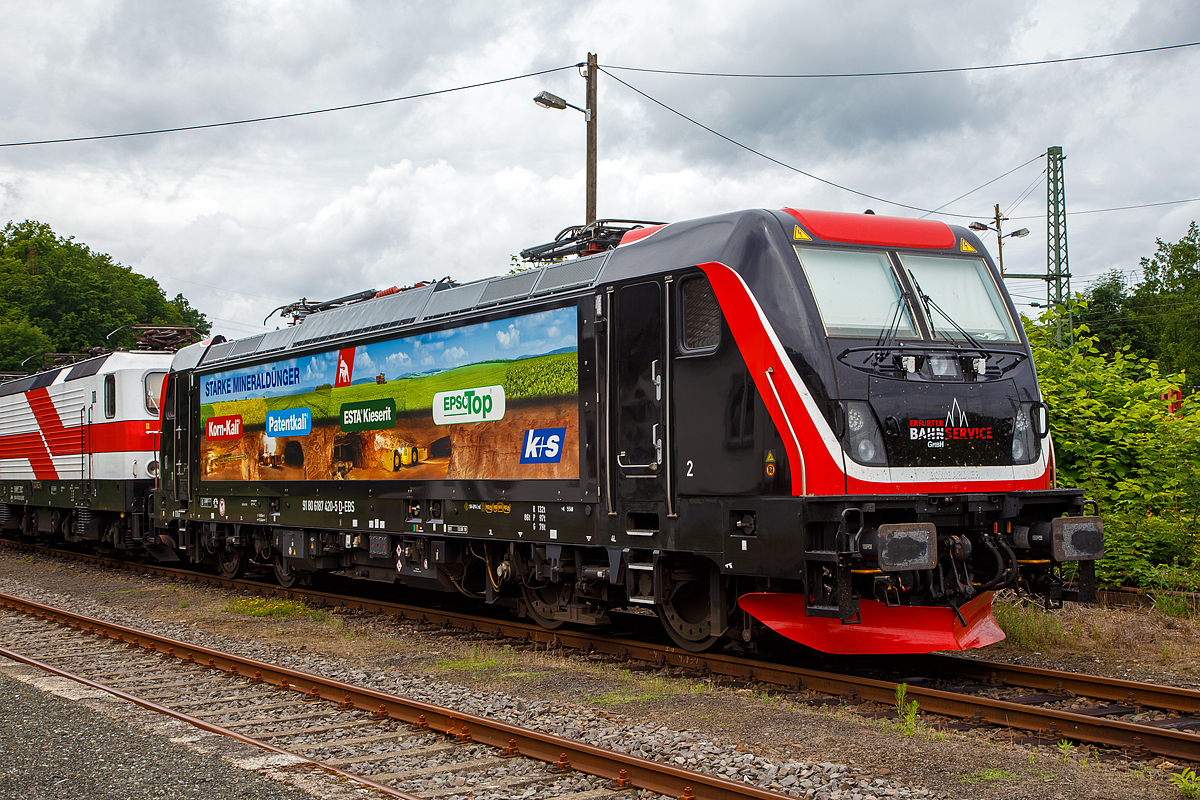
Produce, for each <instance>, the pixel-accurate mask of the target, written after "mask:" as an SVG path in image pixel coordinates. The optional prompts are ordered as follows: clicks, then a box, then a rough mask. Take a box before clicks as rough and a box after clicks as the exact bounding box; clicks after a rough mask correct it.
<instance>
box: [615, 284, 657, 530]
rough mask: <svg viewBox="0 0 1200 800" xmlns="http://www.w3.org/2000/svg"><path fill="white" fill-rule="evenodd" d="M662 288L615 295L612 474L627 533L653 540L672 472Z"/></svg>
mask: <svg viewBox="0 0 1200 800" xmlns="http://www.w3.org/2000/svg"><path fill="white" fill-rule="evenodd" d="M665 288H666V287H664V285H663V284H662V283H660V282H658V281H646V282H643V283H635V284H631V285H628V286H622V287H621V288H619V289H616V290H615V291H613V292H611V293H610V294H609V301H610V303H611V320H612V328H611V332H610V336H611V347H612V352H611V355H610V361H609V365H610V366H609V368H610V370H611V375H612V382H611V395H610V397H609V409H608V414H609V420H610V421H611V424H612V445H611V447H612V450H611V463H610V469H611V472H612V474H613V476H614V477H615V486H612V487H611V488H612V491H613V495H614V498H615V500H616V504H615V508H614V512H615V513H617V514H622V515H623V516H624V521H625V528H626V531H627V532H628V533H630V534H634V535H645V536H649V535H653V534H654V533H657V532H658V530H659V528H660V527H661V523H662V520H661V517H660V512H665V513H669V511H668V510H667V505H668V504H666V503H664V500H665V499H666V492H667V485H668V472H669V469H670V442H669V438H670V431H669V422H670V417H669V413H668V402H669V400H668V388H669V377H668V369H669V366H670V365H669V360H668V359H669V351H668V350H667V324H666V291H665Z"/></svg>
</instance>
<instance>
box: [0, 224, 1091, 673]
mask: <svg viewBox="0 0 1200 800" xmlns="http://www.w3.org/2000/svg"><path fill="white" fill-rule="evenodd" d="M528 252H531V255H533V256H535V257H541V258H552V257H554V256H556V255H562V254H564V253H568V252H570V253H573V254H574V255H576V256H577V257H574V258H570V259H565V260H557V261H551V262H550V263H548V264H546V265H545V266H542V267H538V268H535V269H532V270H529V271H525V272H518V273H516V274H510V275H505V276H502V277H497V278H492V279H489V280H482V281H476V282H472V283H465V284H456V283H454V282H452V281H450V280H448V279H447V280H441V281H435V282H432V283H428V284H420V285H417V286H415V287H412V288H409V289H406V290H402V291H392V290H389V291H387V292H379V293H365V294H364V295H361V296H355V297H352V298H342V299H341V300H343V301H345V302H340V303H333V304H330V306H331V307H328V308H326V309H324V310H314V309H312V308H307V307H298V308H301V310H299V311H297V312H296V317H297V323H298V324H294V325H292V326H289V327H286V328H284V329H282V330H277V331H274V332H271V333H266V334H263V335H260V336H254V337H250V338H246V339H241V340H238V341H232V342H226V341H222V340H220V339H215V340H212V341H209V342H205V343H201V344H196V345H192V346H190V347H187V348H185V349H183V350H180V351H179V352H178V353H177V354H176V355H175V356H174V359H173V360H172V362H171V365H170V372H169V375H168V378H167V381H166V384H165V392H164V397H163V415H162V423H161V425H162V434H161V440H160V442H159V458H158V461H159V462H160V463H161V472H160V478H159V480H158V482H157V485H156V487H155V488H154V489H153V490H151V491H148V492H147V495H146V500H147V502H145V503H144V504H141V505H139V506H138V508H137V509H136V510H135V509H132V508H131V509H130V514H131V516H133V517H135V518H136V520H135V521H131V522H128V523H125V524H126V526H127V527H128V528H129V530H130V531H133V530H136V531H137V537H136V541H135V540H134V538H133V536H132V535H125V536H123V537H121V538H120V541H121V543H122V546H137V547H139V548H141V549H143V550H144V551H146V552H148V553H150V554H151V555H153V556H155V557H157V558H160V559H184V560H189V561H192V562H208V563H211V564H213V565H215V566H217V567H219V568H220V569H221V570H222V571H223V572H224V573H226V574H228V575H236V574H239V573H241V572H243V571H244V570H246V569H247V568H248V567H249V566H251V565H253V564H258V565H263V566H265V565H268V564H269V565H271V566H273V567H274V570H275V573H276V576H277V578H278V580H279V581H280V582H281V583H284V584H292V583H295V582H297V581H300V580H305V579H307V578H309V577H311V576H314V575H318V574H320V573H326V572H336V573H339V574H342V575H346V576H350V577H356V578H362V579H366V580H372V581H382V582H388V583H393V582H398V583H401V584H405V585H408V586H411V587H416V588H420V589H426V590H430V591H444V592H461V593H463V594H466V595H469V596H471V597H476V598H478V599H479V600H480V601H482V602H487V603H502V604H507V605H510V606H511V607H513V608H514V609H515V610H517V611H518V612H520V613H523V614H526V615H528V616H530V617H532V618H533V619H534V620H536V621H537V622H538V623H540V624H542V625H545V626H547V627H554V626H558V625H561V624H564V623H567V622H571V623H580V624H601V623H604V622H605V621H606V620H607V618H608V613H609V611H610V610H612V609H615V608H621V607H629V606H642V607H645V608H647V609H652V610H653V611H655V612H656V613H657V614H658V616H659V617H660V618H661V620H662V622H663V625H664V627H665V629H666V630H667V632H668V633H669V634H670V636H671V637H672V639H673V640H674V641H675V642H676V643H677V644H678V645H679V646H680V647H683V648H685V649H688V650H695V651H699V650H704V649H707V648H710V647H713V646H717V645H719V644H722V643H724V642H727V641H730V640H733V641H740V642H752V641H754V639H755V637H756V636H757V635H759V634H760V633H761V632H762V631H763V630H764V628H771V629H773V630H775V631H777V632H779V633H781V634H783V635H784V636H787V637H789V638H792V639H795V640H797V641H800V642H803V643H804V644H807V645H810V646H812V647H814V648H817V649H820V650H825V651H829V652H838V653H904V652H925V651H931V650H946V649H962V648H970V647H981V646H984V645H987V644H990V643H992V642H995V641H998V640H999V639H1001V638H1003V633H1002V632H1001V631H1000V629H999V628H998V626H997V625H996V623H995V621H994V620H993V618H992V615H991V597H992V593H993V592H994V591H995V590H997V589H1000V588H1005V587H1008V588H1015V589H1019V590H1020V591H1023V592H1027V593H1029V594H1032V595H1035V596H1039V597H1042V598H1045V599H1046V600H1047V601H1048V602H1054V601H1057V600H1059V599H1060V598H1061V592H1062V582H1063V567H1064V565H1065V564H1067V563H1070V562H1080V565H1079V567H1078V572H1079V574H1080V576H1081V577H1082V578H1083V579H1084V580H1085V582H1086V578H1087V576H1088V575H1090V574H1091V568H1092V566H1093V565H1092V562H1093V561H1094V560H1095V559H1097V558H1100V557H1101V556H1102V555H1103V531H1102V526H1101V522H1100V519H1099V518H1098V517H1097V516H1095V510H1094V508H1091V509H1089V508H1088V506H1089V505H1091V504H1090V503H1089V501H1086V500H1084V498H1083V496H1082V492H1081V491H1080V490H1077V489H1067V488H1059V487H1057V486H1056V483H1055V478H1054V466H1053V449H1052V445H1051V441H1050V438H1049V435H1048V432H1049V426H1048V417H1047V409H1046V406H1045V405H1044V403H1043V402H1042V399H1041V395H1040V393H1039V389H1038V384H1037V375H1036V372H1035V369H1034V365H1033V362H1032V354H1031V352H1030V348H1029V344H1028V342H1027V341H1026V339H1025V337H1024V335H1023V332H1022V328H1021V325H1020V323H1019V318H1018V317H1017V314H1016V311H1015V309H1014V308H1013V306H1012V303H1011V301H1010V300H1009V298H1008V295H1007V293H1006V292H1005V289H1004V286H1003V282H1002V281H1001V279H1000V276H999V274H998V272H997V271H996V268H995V266H994V265H993V263H992V262H991V259H990V258H989V257H988V256H987V254H986V252H985V251H984V248H983V246H982V244H981V242H980V241H979V239H978V238H976V237H975V235H974V234H973V233H971V232H970V231H968V230H966V229H963V228H959V227H954V226H949V225H946V224H943V223H941V222H934V221H927V220H910V219H899V218H890V217H882V216H874V215H869V214H867V215H856V214H842V213H831V212H818V211H798V210H793V209H784V210H781V211H766V210H754V211H742V212H736V213H731V214H725V215H721V216H716V217H709V218H705V219H699V220H693V221H689V222H679V223H672V224H667V225H658V224H647V225H644V226H640V227H638V226H634V225H630V224H624V225H604V224H601V225H593V226H589V227H587V228H584V229H576V230H571V231H570V235H568V236H565V237H563V238H562V239H561V241H558V242H555V243H552V244H550V245H547V246H544V247H541V248H534V249H533V251H528ZM308 312H313V313H308ZM62 424H63V425H64V426H69V424H70V422H69V421H68V420H66V419H63V421H62ZM2 430H3V429H2V428H0V431H2ZM3 442H4V440H3V439H2V438H0V448H4V447H5V445H4V443H3ZM20 459H21V456H20V455H16V456H14V455H13V454H12V452H11V450H5V449H0V466H3V465H10V467H12V468H13V469H16V468H17V467H19V465H20V464H21V461H20ZM12 465H16V466H12ZM6 469H9V467H6ZM13 474H14V475H15V474H17V473H13ZM31 477H32V476H31ZM38 482H39V484H40V485H44V481H38ZM32 483H33V482H32V481H29V480H24V479H21V480H13V479H11V478H10V477H9V475H8V474H7V473H6V474H5V476H4V481H3V490H2V492H0V509H2V510H3V514H2V515H0V520H3V524H4V525H5V526H6V527H8V528H9V529H10V530H20V531H24V532H26V533H27V534H36V533H38V532H41V533H42V534H47V533H51V534H52V533H53V531H52V530H51V531H47V530H46V528H48V527H49V528H53V526H50V525H43V524H42V523H41V522H40V520H41V519H42V517H41V516H39V515H43V514H46V513H57V514H58V515H59V516H58V517H57V518H56V519H58V520H59V521H58V523H57V524H58V525H59V527H61V526H63V525H68V527H69V523H70V520H71V519H72V518H73V515H79V514H82V513H84V512H85V510H86V507H87V500H86V499H84V500H82V501H81V500H80V498H79V497H76V496H72V500H71V501H70V502H69V503H62V502H59V501H58V500H57V499H56V498H58V497H59V495H57V494H55V495H50V494H47V493H45V492H44V491H43V492H41V493H37V494H36V497H37V498H38V499H37V501H36V502H31V498H33V497H35V490H34V489H33V488H32ZM18 486H19V487H20V490H19V491H18V488H17V487H18ZM39 491H40V490H39ZM50 506H52V507H54V508H55V509H56V510H55V511H54V512H47V511H46V510H45V509H46V508H47V507H50ZM1089 510H1090V511H1092V514H1091V515H1085V511H1089ZM30 519H33V522H30ZM122 519H124V518H122ZM71 530H72V531H76V530H79V528H78V526H75V527H72V528H71ZM76 538H78V536H76Z"/></svg>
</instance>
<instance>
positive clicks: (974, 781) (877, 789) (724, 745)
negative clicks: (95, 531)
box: [0, 551, 1170, 800]
mask: <svg viewBox="0 0 1200 800" xmlns="http://www.w3.org/2000/svg"><path fill="white" fill-rule="evenodd" d="M16 560H17V559H16V557H14V555H12V554H6V553H4V552H2V551H0V592H3V593H8V594H14V595H18V596H21V597H25V598H28V599H30V600H34V601H36V602H42V603H45V604H47V605H63V606H67V607H70V608H72V609H74V610H76V611H77V612H79V613H82V614H86V615H89V616H93V617H97V618H101V619H106V620H111V621H114V622H119V623H122V622H123V623H126V624H132V625H135V626H137V627H142V628H145V629H147V630H152V631H155V632H157V633H160V634H162V635H165V636H170V637H172V638H177V639H181V640H186V641H189V642H193V643H195V644H198V645H205V646H210V647H213V648H216V649H222V650H228V651H231V652H236V653H240V654H243V655H246V656H249V657H251V658H257V659H261V660H264V661H270V662H275V663H279V664H282V665H285V666H288V667H291V668H293V669H297V670H302V671H305V672H311V673H315V674H320V675H324V676H327V677H330V678H334V679H337V680H341V681H345V682H347V683H353V684H357V685H361V686H366V687H371V688H375V689H378V690H381V691H386V692H392V693H395V694H400V695H405V696H408V697H412V698H414V699H418V700H424V701H427V702H431V703H435V704H438V705H442V706H446V707H450V708H453V709H458V710H461V711H464V712H468V713H473V714H479V715H483V716H489V717H492V718H495V719H500V720H504V721H507V722H511V723H514V724H518V725H523V726H527V727H531V728H535V729H539V730H543V731H546V732H549V733H553V734H556V735H560V736H563V737H566V738H572V739H578V740H581V741H585V742H588V743H591V744H595V745H598V746H600V747H605V748H609V749H613V750H621V751H626V752H631V753H634V754H636V755H639V756H642V757H645V758H649V759H653V760H657V761H669V762H671V763H674V764H676V765H678V766H681V767H685V768H688V769H695V770H698V771H702V772H708V773H711V774H716V775H720V776H722V777H724V778H727V779H729V780H733V781H739V782H747V783H753V784H755V785H758V786H761V787H763V788H767V789H770V790H773V791H776V792H780V793H782V794H787V795H791V796H795V797H803V798H814V799H815V800H879V799H880V798H956V799H957V798H964V799H965V798H977V797H987V798H1033V799H1036V800H1066V798H1074V797H1085V798H1114V799H1115V798H1118V797H1119V798H1126V797H1161V796H1163V794H1162V793H1163V791H1164V790H1167V791H1169V790H1170V787H1169V785H1166V782H1165V780H1164V779H1163V777H1161V776H1162V773H1157V772H1155V773H1152V772H1150V771H1149V770H1141V771H1139V772H1135V773H1131V772H1129V771H1127V770H1126V771H1118V770H1116V769H1111V768H1105V767H1095V768H1092V769H1085V770H1081V769H1079V759H1078V758H1076V759H1075V761H1074V762H1068V761H1066V760H1063V759H1059V758H1057V757H1056V756H1055V754H1054V752H1053V751H1050V752H1047V751H1046V750H1041V751H1031V750H1025V749H1021V748H1017V749H1015V751H1014V749H1013V747H1012V745H1011V744H1006V743H1005V740H1004V738H1003V737H998V738H996V739H995V742H994V743H989V742H988V741H981V742H978V743H976V742H975V741H973V740H972V737H970V736H961V735H957V734H951V735H949V736H950V739H951V741H946V742H941V741H935V738H936V739H938V740H940V739H941V738H942V737H941V735H940V734H939V735H937V736H936V737H934V736H933V735H932V733H931V732H930V733H927V734H923V737H924V738H922V737H917V738H915V739H909V740H904V739H901V738H899V735H898V734H895V733H888V732H887V729H880V728H879V727H878V726H875V728H874V729H872V728H871V727H870V726H869V724H864V723H862V722H856V721H855V719H856V717H855V715H854V714H853V712H848V713H846V714H843V713H842V712H833V714H832V715H830V714H829V713H827V712H815V711H808V710H804V707H803V704H802V703H801V704H800V705H798V706H796V705H793V704H791V703H788V702H786V701H785V703H784V704H783V705H782V706H779V705H778V704H776V705H774V706H771V705H766V706H764V705H762V701H761V700H759V699H751V698H750V697H749V696H747V697H746V698H745V699H744V700H738V699H736V698H733V697H731V696H729V695H730V693H728V692H726V691H724V690H717V689H709V690H706V693H704V694H701V695H697V696H688V697H686V699H679V700H676V701H671V702H670V703H667V704H665V707H664V705H663V704H662V703H657V704H656V703H651V704H650V705H649V707H657V708H660V709H662V711H664V712H666V713H654V712H650V713H644V712H643V713H641V716H640V717H639V716H636V714H637V713H639V712H640V711H641V708H640V707H639V706H640V705H641V704H640V703H637V702H634V703H631V704H622V710H625V709H629V710H630V711H631V712H632V713H633V714H634V716H629V715H625V714H620V713H615V712H614V711H611V710H608V709H607V708H604V709H600V708H597V707H596V705H597V703H596V702H594V700H595V698H594V697H592V698H589V697H588V695H589V694H593V692H591V691H589V689H591V688H593V687H595V686H597V684H603V680H604V679H601V678H597V677H596V676H595V675H591V674H589V673H588V672H587V671H583V672H579V673H572V671H571V669H572V668H571V667H570V666H569V664H570V661H569V660H562V661H563V664H564V665H565V666H563V665H560V666H557V667H549V666H547V667H546V668H547V669H549V670H550V672H548V673H546V674H547V675H548V676H549V675H553V676H556V677H553V678H550V677H547V679H546V681H545V683H543V682H542V681H541V680H540V679H539V680H525V681H524V682H522V680H521V679H520V678H517V679H516V682H517V684H518V685H520V686H521V691H522V693H523V694H522V696H517V695H515V694H513V693H510V692H509V691H507V688H508V684H509V682H508V681H504V680H501V681H499V682H491V681H488V682H484V685H482V686H481V685H480V681H479V680H478V679H477V678H476V679H474V685H463V684H460V683H456V682H454V681H453V680H448V679H447V674H446V672H445V670H441V671H439V670H437V669H433V670H432V672H433V673H434V674H431V670H430V667H431V666H432V663H433V661H434V660H435V658H431V657H429V655H427V654H428V652H430V651H442V650H444V649H445V646H444V645H443V644H441V642H444V641H447V640H444V639H443V640H439V638H438V637H437V636H436V635H431V634H430V633H426V632H422V631H419V630H415V629H413V628H412V627H411V626H407V625H403V624H398V623H396V622H395V621H394V620H391V619H389V618H386V617H373V616H371V615H356V614H349V615H347V614H342V615H340V619H339V621H338V624H339V625H345V626H346V627H344V628H341V629H340V630H342V631H343V633H341V634H338V633H334V634H332V638H333V639H335V640H336V639H337V638H339V637H341V638H343V639H346V640H348V641H342V642H341V643H340V645H339V646H337V647H328V646H326V645H323V644H322V643H321V641H320V640H321V639H325V640H327V641H328V639H329V638H331V635H330V634H328V633H324V632H321V631H320V630H316V635H317V639H316V640H305V639H302V638H297V636H303V635H309V636H311V635H313V632H314V630H315V629H314V628H313V627H312V625H311V623H305V622H304V621H303V620H280V621H272V622H270V623H257V624H249V623H248V622H245V621H242V622H239V621H238V620H237V618H234V617H231V618H230V620H229V621H227V622H219V621H218V618H219V617H220V612H219V609H220V607H221V606H222V605H224V604H225V603H226V602H227V599H226V598H228V596H229V595H228V594H227V593H225V592H223V591H221V590H215V589H199V588H195V587H189V588H187V589H186V590H185V591H184V592H182V593H181V594H178V595H176V594H170V595H169V593H172V592H175V591H176V590H175V588H174V585H173V584H172V582H170V581H168V580H162V579H156V578H147V577H141V576H139V577H136V578H135V577H130V576H127V575H124V574H120V573H110V572H109V571H108V570H101V571H98V572H95V573H92V574H84V575H80V574H79V572H78V571H77V570H74V569H63V568H61V567H56V566H54V565H53V564H52V563H50V562H46V563H43V564H37V565H35V566H37V567H40V569H39V570H31V571H26V570H24V569H23V568H22V567H20V566H18V565H16V564H15V563H14V562H16ZM118 587H120V590H118V591H113V590H114V589H117V588H118ZM127 587H135V588H132V589H131V588H127ZM184 596H186V597H187V598H190V602H191V604H192V608H196V606H197V605H198V604H203V605H205V606H206V607H207V608H208V611H205V612H203V613H201V612H200V610H199V609H198V608H197V609H196V613H195V614H193V613H192V608H188V609H187V612H186V613H178V609H183V608H185V607H186V606H187V605H188V604H187V602H183V603H180V602H179V599H180V597H184ZM160 597H161V598H163V599H161V600H156V599H155V598H160ZM214 610H217V611H216V615H215V616H214ZM159 615H162V616H165V617H167V618H168V619H173V620H175V621H172V622H158V621H155V620H153V619H150V618H149V617H156V616H159ZM351 625H353V629H352V630H351V629H350V626H351ZM319 627H320V626H318V628H319ZM214 629H216V630H214ZM334 630H335V631H336V630H339V629H338V628H336V627H335V628H334ZM218 631H219V632H218ZM251 631H258V633H257V635H256V634H254V633H252V632H251ZM298 631H306V632H307V634H300V633H297V632H298ZM368 631H369V634H368V633H367V632H368ZM226 633H230V635H226ZM267 635H269V637H270V639H269V641H270V642H271V644H267V643H265V642H264V641H263V637H264V636H267ZM365 635H369V636H370V637H371V638H372V640H373V641H375V642H376V645H378V644H379V643H380V642H384V641H387V640H393V639H394V640H398V639H401V638H404V637H412V638H413V639H414V642H415V643H414V644H406V645H405V647H407V648H409V649H410V650H411V649H412V648H414V647H415V648H418V649H419V650H420V652H422V653H426V655H424V656H423V657H418V658H413V657H412V656H411V655H408V656H396V657H393V656H391V655H376V656H368V657H359V653H358V651H357V649H356V648H355V647H354V638H355V637H359V636H365ZM451 641H452V640H451ZM466 641H469V640H466ZM305 644H307V645H309V646H311V647H312V648H313V649H312V650H308V649H306V648H305ZM456 646H460V647H461V645H456ZM471 647H473V645H472V646H471ZM489 647H495V645H489V644H487V643H484V644H483V645H481V647H480V650H481V651H482V652H484V653H486V652H488V648H489ZM318 649H324V650H326V651H327V652H326V653H319V652H316V651H317V650H318ZM366 649H367V650H368V651H371V650H372V649H374V651H376V652H379V647H378V646H376V647H374V648H371V647H368V648H366ZM450 649H451V651H453V647H451V648H450ZM329 651H332V653H333V654H329ZM382 652H383V653H389V652H395V651H394V650H388V649H387V648H384V650H383V651H382ZM402 652H406V651H402ZM493 652H494V651H493ZM552 660H554V657H547V664H548V663H549V662H550V661H552ZM535 663H538V664H539V665H540V664H541V662H535ZM539 668H540V667H539ZM463 677H466V675H465V674H464V675H463ZM467 683H468V684H470V683H471V681H468V682H467ZM747 694H748V693H747ZM589 699H591V700H592V701H593V702H591V703H590V704H589V702H588V701H589ZM738 704H741V705H740V706H739V705H738ZM601 705H607V704H601ZM731 706H736V710H735V709H734V708H733V707H731ZM756 709H757V710H756ZM709 712H715V713H716V714H717V717H716V719H712V720H708V721H707V722H706V723H705V724H701V725H699V726H698V727H699V728H700V730H688V729H686V728H688V727H689V723H687V722H681V721H680V720H681V718H684V717H693V715H694V718H700V719H703V718H705V717H710V716H713V714H711V713H709ZM734 717H736V718H737V719H734ZM747 722H750V723H751V724H749V725H747V724H746V723H747ZM730 723H732V724H730ZM706 728H707V731H705V730H704V729H706ZM730 731H736V733H730ZM731 737H732V739H733V740H732V741H730V740H729V739H730V738H731ZM789 743H794V744H789ZM359 752H361V751H359ZM809 753H812V755H814V756H818V755H819V756H824V757H823V758H821V757H812V758H799V757H797V756H798V755H802V754H803V755H807V754H809ZM308 754H310V755H313V756H315V757H323V758H329V757H333V758H336V757H338V754H337V752H336V747H335V750H334V751H326V752H320V753H318V752H309V753H308ZM839 755H844V757H845V760H843V759H842V758H838V756H839ZM830 756H833V757H832V758H831V757H830ZM0 757H2V756H0ZM1072 764H1074V766H1073V765H1072ZM1093 764H1094V762H1093ZM885 765H886V767H887V768H885ZM1084 766H1085V767H1086V766H1088V765H1087V764H1086V762H1085V763H1084ZM1167 768H1169V765H1164V766H1163V769H1167ZM893 771H894V772H897V773H903V774H906V775H907V777H906V778H905V779H899V776H892V777H885V776H888V775H889V774H890V773H891V772H893ZM576 775H577V776H578V778H579V779H580V780H581V781H582V780H583V779H584V778H585V777H586V776H581V775H578V774H576ZM913 775H917V776H927V777H929V778H930V779H931V780H933V781H934V782H935V783H939V784H940V785H939V786H938V788H929V787H928V786H922V785H920V783H919V782H918V781H914V780H913V779H912V776H913ZM460 777H462V776H452V775H446V776H439V778H438V782H437V784H436V786H437V788H438V791H437V796H438V797H439V798H441V797H451V796H461V797H474V798H480V799H482V798H493V797H494V798H497V800H498V799H499V798H516V797H520V798H525V800H542V798H546V800H549V798H551V797H555V796H556V794H555V793H554V792H553V791H547V790H546V788H545V787H544V786H538V787H534V786H530V787H528V788H525V787H520V786H515V787H509V788H508V789H506V790H505V791H500V792H493V791H488V790H487V789H483V790H482V791H481V790H480V789H479V788H476V790H475V792H474V793H473V794H472V793H470V790H471V787H470V786H465V785H464V786H463V791H462V793H461V794H459V795H453V794H449V793H446V790H447V789H450V788H452V787H454V786H456V785H459V778H460ZM463 783H464V784H465V781H463ZM584 786H590V784H585V783H581V784H580V788H583V787H584ZM429 788H430V789H432V788H434V787H433V786H432V785H430V786H429ZM555 788H556V789H557V790H558V791H559V792H562V791H564V790H567V791H569V789H567V788H566V785H565V784H559V785H556V787H555ZM418 791H419V790H418ZM635 794H636V793H635Z"/></svg>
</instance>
